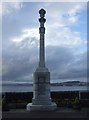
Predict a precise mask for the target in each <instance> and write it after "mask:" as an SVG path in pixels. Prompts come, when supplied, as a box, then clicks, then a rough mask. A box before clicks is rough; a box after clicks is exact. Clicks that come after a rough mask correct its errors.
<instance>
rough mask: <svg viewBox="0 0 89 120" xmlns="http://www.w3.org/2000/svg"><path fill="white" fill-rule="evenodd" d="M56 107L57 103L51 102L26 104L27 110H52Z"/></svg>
mask: <svg viewBox="0 0 89 120" xmlns="http://www.w3.org/2000/svg"><path fill="white" fill-rule="evenodd" d="M56 109H57V105H56V104H55V103H52V104H51V105H33V104H32V103H29V104H27V111H54V110H56Z"/></svg>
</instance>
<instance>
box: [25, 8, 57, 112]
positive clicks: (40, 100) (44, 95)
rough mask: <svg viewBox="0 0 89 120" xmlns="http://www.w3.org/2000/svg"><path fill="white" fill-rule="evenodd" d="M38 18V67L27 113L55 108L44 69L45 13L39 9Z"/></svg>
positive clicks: (48, 79)
mask: <svg viewBox="0 0 89 120" xmlns="http://www.w3.org/2000/svg"><path fill="white" fill-rule="evenodd" d="M39 14H40V18H39V22H40V28H39V34H40V48H39V66H38V68H37V69H36V71H35V72H34V84H33V88H34V90H33V99H32V103H28V104H27V106H26V107H27V110H28V111H52V110H55V109H56V108H57V105H56V104H55V103H53V102H52V101H51V97H50V72H49V71H48V69H47V68H46V67H45V46H44V35H45V27H44V23H45V22H46V19H45V18H44V17H45V14H46V11H45V10H44V9H41V10H40V11H39Z"/></svg>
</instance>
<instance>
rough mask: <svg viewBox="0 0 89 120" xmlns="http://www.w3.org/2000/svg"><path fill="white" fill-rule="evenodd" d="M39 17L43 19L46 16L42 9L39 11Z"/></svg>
mask: <svg viewBox="0 0 89 120" xmlns="http://www.w3.org/2000/svg"><path fill="white" fill-rule="evenodd" d="M39 14H40V17H44V16H45V14H46V11H45V10H44V9H40V10H39Z"/></svg>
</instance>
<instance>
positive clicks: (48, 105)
mask: <svg viewBox="0 0 89 120" xmlns="http://www.w3.org/2000/svg"><path fill="white" fill-rule="evenodd" d="M33 87H34V93H33V99H32V103H29V104H28V105H27V110H29V111H51V110H55V109H56V108H57V106H56V104H55V103H52V102H51V97H50V72H49V71H48V69H47V68H38V69H37V70H36V72H35V73H34V84H33Z"/></svg>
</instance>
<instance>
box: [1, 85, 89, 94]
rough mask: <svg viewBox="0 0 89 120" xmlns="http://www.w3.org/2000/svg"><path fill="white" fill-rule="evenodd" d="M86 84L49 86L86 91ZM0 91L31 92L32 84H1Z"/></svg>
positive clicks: (61, 89)
mask: <svg viewBox="0 0 89 120" xmlns="http://www.w3.org/2000/svg"><path fill="white" fill-rule="evenodd" d="M87 88H88V87H87V86H77V85H76V86H74V85H73V86H53V85H52V86H50V90H51V91H87ZM0 90H1V91H0V92H32V91H33V85H32V84H3V85H2V89H0Z"/></svg>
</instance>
